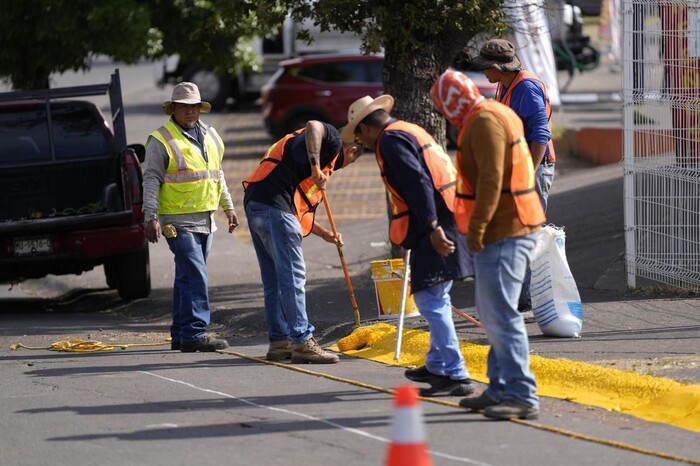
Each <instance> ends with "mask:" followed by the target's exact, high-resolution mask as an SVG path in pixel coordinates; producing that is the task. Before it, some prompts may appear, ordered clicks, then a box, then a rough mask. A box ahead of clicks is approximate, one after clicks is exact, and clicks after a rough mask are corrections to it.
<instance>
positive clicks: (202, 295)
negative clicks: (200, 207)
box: [166, 229, 212, 342]
mask: <svg viewBox="0 0 700 466" xmlns="http://www.w3.org/2000/svg"><path fill="white" fill-rule="evenodd" d="M166 241H167V242H168V247H170V250H171V251H172V252H173V254H174V255H175V281H174V283H173V323H172V325H171V326H170V336H171V337H172V339H173V341H181V342H182V341H192V340H197V339H199V338H202V337H204V336H205V334H206V332H205V331H206V328H207V325H209V322H210V319H211V311H210V308H209V285H208V281H207V256H208V255H209V251H210V250H211V241H212V235H207V234H203V233H192V232H189V231H185V230H182V229H178V230H177V236H176V237H175V238H166Z"/></svg>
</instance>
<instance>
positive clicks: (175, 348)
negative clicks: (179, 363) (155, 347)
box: [170, 340, 180, 351]
mask: <svg viewBox="0 0 700 466" xmlns="http://www.w3.org/2000/svg"><path fill="white" fill-rule="evenodd" d="M170 349H171V350H173V351H180V342H179V341H175V340H173V341H171V342H170Z"/></svg>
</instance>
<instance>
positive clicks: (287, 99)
mask: <svg viewBox="0 0 700 466" xmlns="http://www.w3.org/2000/svg"><path fill="white" fill-rule="evenodd" d="M383 65H384V56H383V55H361V54H358V53H349V54H343V53H334V54H321V55H308V56H304V57H300V58H293V59H291V60H285V61H282V62H280V65H279V69H278V70H277V72H276V73H275V74H274V75H273V76H272V77H271V78H270V80H269V81H268V82H267V83H265V85H264V86H263V87H262V91H261V96H262V112H263V117H264V122H265V127H266V128H267V130H268V131H269V132H270V133H271V134H272V135H274V136H276V137H280V136H282V135H284V134H287V133H289V132H291V131H293V130H295V129H297V128H300V127H302V126H304V124H305V123H306V122H307V121H308V120H313V119H316V120H321V121H325V122H329V123H331V124H333V125H335V126H341V125H343V124H345V122H346V121H347V117H348V107H349V106H350V104H352V103H353V102H354V101H355V100H357V99H359V98H360V97H363V96H365V95H369V96H372V97H376V96H379V95H381V94H382V67H383Z"/></svg>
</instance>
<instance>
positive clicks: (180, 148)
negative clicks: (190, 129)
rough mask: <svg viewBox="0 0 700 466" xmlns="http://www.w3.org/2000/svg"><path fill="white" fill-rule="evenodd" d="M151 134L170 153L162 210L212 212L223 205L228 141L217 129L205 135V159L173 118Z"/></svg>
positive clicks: (161, 199)
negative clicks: (222, 180) (222, 177)
mask: <svg viewBox="0 0 700 466" xmlns="http://www.w3.org/2000/svg"><path fill="white" fill-rule="evenodd" d="M151 137H153V138H155V139H157V140H158V141H159V142H160V143H161V144H163V147H165V150H166V152H167V153H168V160H169V161H168V166H167V167H166V169H165V175H164V177H163V185H162V186H161V188H160V192H159V195H158V213H160V214H189V213H195V212H208V211H213V210H216V209H217V208H218V207H219V199H220V189H221V186H220V174H221V161H222V160H223V157H224V143H223V141H222V140H221V138H220V137H219V135H218V133H217V132H216V131H215V130H214V128H209V130H208V131H207V134H206V136H205V137H204V150H205V151H206V153H207V155H208V158H209V160H205V159H204V156H203V154H202V152H201V151H200V150H199V147H197V146H196V145H194V144H193V143H192V142H191V141H190V140H189V139H188V138H187V137H186V136H185V135H184V134H182V131H181V130H180V129H179V128H178V127H177V126H176V125H175V123H173V122H172V121H169V122H168V123H166V124H165V125H164V126H161V127H160V128H158V129H157V130H156V131H154V132H153V133H151Z"/></svg>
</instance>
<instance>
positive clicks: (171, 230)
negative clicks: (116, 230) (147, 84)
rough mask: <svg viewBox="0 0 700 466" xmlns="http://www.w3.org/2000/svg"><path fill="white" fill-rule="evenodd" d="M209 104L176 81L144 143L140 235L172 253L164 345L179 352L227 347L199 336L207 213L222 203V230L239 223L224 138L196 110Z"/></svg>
mask: <svg viewBox="0 0 700 466" xmlns="http://www.w3.org/2000/svg"><path fill="white" fill-rule="evenodd" d="M210 110H211V105H210V104H209V102H202V99H201V98H200V95H199V89H198V88H197V85H196V84H194V83H189V82H182V83H180V84H178V85H177V86H175V87H174V88H173V94H172V97H171V99H170V100H168V101H166V102H164V103H163V113H165V114H166V115H170V119H169V120H168V122H167V123H165V125H163V126H161V127H160V128H158V129H157V130H155V131H154V132H153V133H151V134H150V136H148V141H147V142H146V158H145V161H144V173H143V210H144V213H145V222H146V238H147V239H148V241H150V242H151V243H157V242H158V240H159V239H160V236H161V234H162V235H163V236H165V239H166V241H167V242H168V247H169V248H170V250H171V251H172V252H173V254H174V256H175V280H174V283H173V312H172V325H171V326H170V335H171V337H172V343H171V346H170V347H171V349H173V350H179V351H182V352H184V353H191V352H195V351H216V350H217V349H224V348H228V343H227V342H226V340H221V339H218V338H213V337H210V336H208V335H207V334H206V328H207V325H209V322H210V318H211V309H210V307H209V289H208V284H207V256H208V255H209V250H210V249H211V243H212V236H213V235H212V234H213V233H214V231H216V223H215V222H214V212H215V211H216V210H217V209H218V208H219V207H222V208H223V209H224V213H225V214H226V218H227V220H228V232H229V233H233V230H234V229H235V228H236V227H237V226H238V217H237V215H236V212H235V211H234V210H233V201H232V200H231V194H230V193H229V191H228V187H227V184H226V180H225V179H224V172H223V170H222V169H221V162H222V160H223V158H224V143H223V141H222V140H221V137H219V134H218V133H217V132H216V130H214V128H212V127H211V126H208V125H205V124H204V123H202V122H201V121H200V119H199V114H200V113H208V112H209V111H210Z"/></svg>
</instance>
